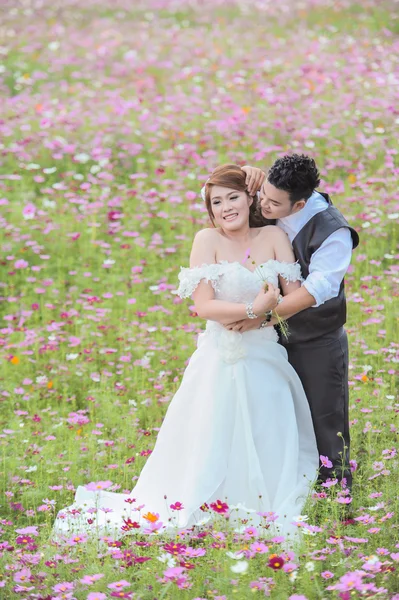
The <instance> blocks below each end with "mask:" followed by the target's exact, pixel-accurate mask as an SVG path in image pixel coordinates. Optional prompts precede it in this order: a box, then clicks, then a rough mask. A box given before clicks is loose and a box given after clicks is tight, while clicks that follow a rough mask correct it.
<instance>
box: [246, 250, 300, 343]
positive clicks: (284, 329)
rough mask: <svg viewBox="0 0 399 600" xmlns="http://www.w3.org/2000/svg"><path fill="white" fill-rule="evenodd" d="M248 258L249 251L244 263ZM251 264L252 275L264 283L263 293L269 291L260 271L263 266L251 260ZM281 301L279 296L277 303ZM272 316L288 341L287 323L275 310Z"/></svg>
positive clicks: (263, 275)
mask: <svg viewBox="0 0 399 600" xmlns="http://www.w3.org/2000/svg"><path fill="white" fill-rule="evenodd" d="M250 258H251V256H250V254H249V250H247V255H246V257H245V260H244V262H245V261H246V260H247V259H250ZM251 264H253V265H255V269H254V273H256V274H257V275H258V276H259V278H260V279H261V280H262V281H263V282H264V284H263V289H264V290H265V292H267V291H268V289H269V282H268V281H267V277H266V275H265V273H264V271H263V270H262V267H263V265H259V266H257V265H256V262H255V261H254V260H251ZM282 299H283V298H282V296H281V294H280V297H279V300H278V302H279V303H280V302H281V301H282ZM272 316H273V317H275V319H277V323H278V326H279V327H280V331H281V333H282V335H283V336H284V337H285V339H288V335H289V330H288V323H287V321H286V320H285V319H282V318H281V317H280V316H279V315H278V314H277V313H276V311H275V310H273V311H272Z"/></svg>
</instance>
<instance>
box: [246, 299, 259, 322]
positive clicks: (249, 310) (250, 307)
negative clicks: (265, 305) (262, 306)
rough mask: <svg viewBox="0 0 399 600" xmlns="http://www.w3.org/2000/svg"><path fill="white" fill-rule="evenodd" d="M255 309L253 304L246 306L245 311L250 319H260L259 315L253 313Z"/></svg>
mask: <svg viewBox="0 0 399 600" xmlns="http://www.w3.org/2000/svg"><path fill="white" fill-rule="evenodd" d="M253 307H254V306H253V304H252V302H248V303H247V304H246V305H245V310H246V312H247V317H248V319H257V318H258V315H256V314H255V313H254V311H253Z"/></svg>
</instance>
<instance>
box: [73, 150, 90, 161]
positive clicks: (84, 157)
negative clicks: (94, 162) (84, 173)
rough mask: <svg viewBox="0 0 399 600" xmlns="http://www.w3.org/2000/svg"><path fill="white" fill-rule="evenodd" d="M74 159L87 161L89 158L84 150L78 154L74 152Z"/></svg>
mask: <svg viewBox="0 0 399 600" xmlns="http://www.w3.org/2000/svg"><path fill="white" fill-rule="evenodd" d="M74 159H75V160H76V161H77V162H80V163H87V161H88V160H90V156H89V155H88V154H86V153H84V152H81V153H80V154H75V156H74Z"/></svg>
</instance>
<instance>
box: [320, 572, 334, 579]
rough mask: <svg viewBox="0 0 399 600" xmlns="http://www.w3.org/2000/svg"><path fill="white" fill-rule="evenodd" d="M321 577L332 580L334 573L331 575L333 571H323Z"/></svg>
mask: <svg viewBox="0 0 399 600" xmlns="http://www.w3.org/2000/svg"><path fill="white" fill-rule="evenodd" d="M320 575H321V576H322V577H323V579H331V578H332V577H334V573H331V571H323V572H322V573H320Z"/></svg>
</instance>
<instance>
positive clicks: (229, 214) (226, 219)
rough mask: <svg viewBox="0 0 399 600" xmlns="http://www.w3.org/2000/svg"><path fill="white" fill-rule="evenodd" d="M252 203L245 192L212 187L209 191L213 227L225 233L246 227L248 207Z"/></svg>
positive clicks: (251, 199)
mask: <svg viewBox="0 0 399 600" xmlns="http://www.w3.org/2000/svg"><path fill="white" fill-rule="evenodd" d="M252 202H253V198H251V197H250V196H249V195H248V194H247V193H246V192H238V191H237V190H234V189H232V188H226V187H222V186H220V185H214V186H212V189H211V208H212V213H213V216H214V219H215V225H218V226H219V227H221V228H222V229H225V230H227V231H236V230H238V229H241V227H244V226H247V225H248V222H249V207H250V206H251V204H252Z"/></svg>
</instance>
